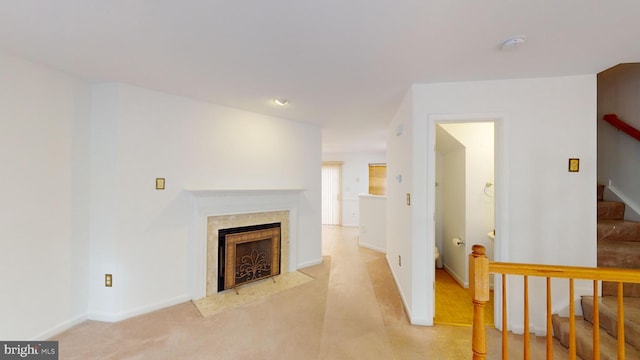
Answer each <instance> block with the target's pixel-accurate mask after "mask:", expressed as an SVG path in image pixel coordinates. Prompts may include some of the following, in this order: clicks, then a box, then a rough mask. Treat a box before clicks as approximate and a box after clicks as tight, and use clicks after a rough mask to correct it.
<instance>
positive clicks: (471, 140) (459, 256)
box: [434, 119, 496, 325]
mask: <svg viewBox="0 0 640 360" xmlns="http://www.w3.org/2000/svg"><path fill="white" fill-rule="evenodd" d="M494 134H495V124H494V121H488V120H486V119H485V120H482V121H481V120H478V121H465V120H463V121H446V122H436V123H435V140H436V141H435V212H434V215H435V216H434V222H435V226H434V232H435V234H434V239H435V248H437V249H438V250H437V251H436V250H434V252H435V253H436V254H438V256H437V257H436V261H435V266H436V270H435V277H434V281H435V304H434V305H435V306H434V307H435V317H434V322H435V323H446V324H458V325H471V321H472V318H471V316H470V315H471V314H472V305H471V297H470V295H469V293H468V291H467V290H466V288H468V286H469V279H468V255H469V253H470V252H471V247H472V246H473V245H474V244H480V245H483V246H485V248H486V249H487V254H488V255H489V258H490V259H491V260H493V254H494V239H495V200H494V192H495V181H494V177H495V167H494V159H495V148H496V146H495V141H494ZM492 301H493V297H492V299H491V301H490V304H488V305H487V307H486V314H485V318H486V320H487V323H489V324H492V323H493V311H494V307H493V304H492V303H491V302H492ZM466 307H468V309H466ZM467 310H468V311H467Z"/></svg>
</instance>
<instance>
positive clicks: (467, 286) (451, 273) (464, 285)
mask: <svg viewBox="0 0 640 360" xmlns="http://www.w3.org/2000/svg"><path fill="white" fill-rule="evenodd" d="M444 270H445V271H446V272H448V273H449V275H451V277H452V278H453V279H454V280H455V281H456V282H457V283H458V284H460V286H462V287H463V288H465V289H468V288H469V283H468V282H467V283H465V282H464V280H462V278H460V277H459V276H458V274H456V272H455V271H453V270H452V269H451V268H450V267H448V266H447V264H444Z"/></svg>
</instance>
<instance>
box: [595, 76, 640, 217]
mask: <svg viewBox="0 0 640 360" xmlns="http://www.w3.org/2000/svg"><path fill="white" fill-rule="evenodd" d="M638 96H640V64H621V65H618V66H616V67H614V68H612V69H609V70H607V71H604V72H602V73H600V74H598V182H599V183H600V184H603V185H608V184H609V181H611V189H612V190H613V191H615V192H616V193H617V194H618V195H619V196H621V197H622V198H623V200H624V201H625V202H626V203H627V206H628V207H629V206H631V207H632V208H633V209H634V210H635V212H636V213H640V187H639V186H638V178H640V156H638V154H640V141H638V140H636V139H634V138H632V137H631V136H629V135H627V134H626V133H624V132H622V131H618V130H617V129H616V128H615V127H613V126H612V125H611V124H609V123H607V122H605V121H604V120H602V117H603V116H604V115H605V114H616V115H618V117H619V118H620V119H621V120H622V121H624V122H626V123H628V124H629V125H631V126H633V127H635V128H636V129H640V102H638ZM634 220H637V219H634Z"/></svg>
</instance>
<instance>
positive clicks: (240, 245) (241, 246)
mask: <svg viewBox="0 0 640 360" xmlns="http://www.w3.org/2000/svg"><path fill="white" fill-rule="evenodd" d="M218 254H219V261H218V264H219V269H218V291H222V290H227V289H231V288H234V287H236V286H239V285H242V284H246V283H250V282H253V281H256V280H261V279H265V278H268V277H271V276H275V275H278V274H280V223H273V224H263V225H255V226H245V227H239V228H232V229H222V230H219V231H218Z"/></svg>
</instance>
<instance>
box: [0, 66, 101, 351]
mask: <svg viewBox="0 0 640 360" xmlns="http://www.w3.org/2000/svg"><path fill="white" fill-rule="evenodd" d="M0 79H2V81H0V163H1V164H2V166H3V169H2V176H0V189H1V190H0V192H1V194H2V195H1V196H0V198H2V201H0V254H2V255H0V258H1V260H0V283H1V284H2V295H1V296H0V319H2V321H0V339H3V340H29V339H44V338H47V337H48V336H51V335H53V334H54V333H56V332H58V331H62V330H65V329H66V328H68V327H70V326H72V325H74V324H76V323H78V322H80V321H82V320H84V319H85V313H86V307H87V298H88V296H87V295H88V290H87V275H86V274H87V271H88V254H89V248H88V227H87V224H88V211H87V209H88V196H87V194H88V190H89V183H88V160H89V159H88V155H87V154H88V153H89V148H88V132H89V105H90V100H89V96H90V93H89V85H88V84H87V83H85V82H83V81H80V80H78V79H75V78H73V77H71V76H68V75H66V74H63V73H60V72H57V71H53V70H50V69H47V68H45V67H42V66H38V65H33V64H30V63H27V62H24V61H22V60H18V59H15V58H11V57H8V56H4V55H0Z"/></svg>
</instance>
